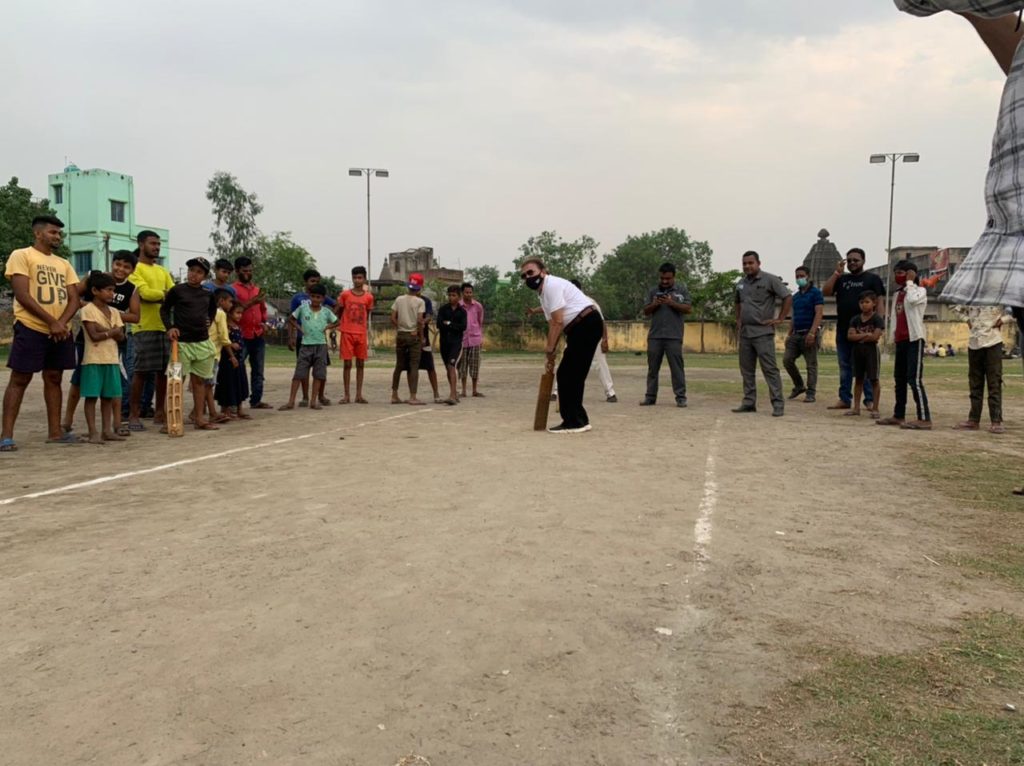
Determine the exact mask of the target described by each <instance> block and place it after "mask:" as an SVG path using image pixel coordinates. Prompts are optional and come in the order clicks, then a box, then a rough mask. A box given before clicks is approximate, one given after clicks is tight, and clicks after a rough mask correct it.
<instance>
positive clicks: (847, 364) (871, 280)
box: [821, 247, 885, 410]
mask: <svg viewBox="0 0 1024 766" xmlns="http://www.w3.org/2000/svg"><path fill="white" fill-rule="evenodd" d="M864 262H865V256H864V251H863V250H861V249H860V248H859V247H854V248H852V249H851V250H850V251H849V252H848V253H847V254H846V258H845V260H842V261H839V263H837V264H836V270H835V271H834V272H832V276H830V277H829V278H828V281H827V282H825V284H824V285H822V288H821V290H822V292H823V293H825V295H826V296H829V295H834V296H835V298H836V357H837V358H838V359H839V399H838V401H836V403H835V404H833V405H830V406H829V409H830V410H848V409H850V405H851V402H852V401H853V347H854V344H853V343H851V342H850V341H849V340H847V338H846V333H847V331H848V330H849V327H850V320H851V319H853V318H854V317H855V316H858V315H859V314H860V295H861V293H863V292H864V291H866V290H870V291H871V292H873V293H874V294H875V295H877V296H878V297H879V300H878V315H879V316H880V317H882V319H885V282H883V281H882V278H881V277H880V276H878V275H877V274H872V273H871V272H869V271H864ZM847 270H849V273H847ZM874 396H875V394H874V392H873V391H872V390H871V384H870V383H869V382H868V381H866V380H865V381H864V406H865V407H869V406H870V405H871V403H872V402H873V401H874Z"/></svg>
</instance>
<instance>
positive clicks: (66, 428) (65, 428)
mask: <svg viewBox="0 0 1024 766" xmlns="http://www.w3.org/2000/svg"><path fill="white" fill-rule="evenodd" d="M60 430H61V431H63V432H64V433H66V434H69V433H71V432H72V431H74V430H75V427H74V426H69V425H65V424H63V423H62V424H61V426H60Z"/></svg>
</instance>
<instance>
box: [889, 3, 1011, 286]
mask: <svg viewBox="0 0 1024 766" xmlns="http://www.w3.org/2000/svg"><path fill="white" fill-rule="evenodd" d="M895 2H896V7H897V8H899V9H900V10H901V11H906V12H907V13H910V14H913V15H915V16H930V15H931V14H933V13H938V12H939V11H955V12H964V13H971V14H973V15H975V16H981V17H985V18H998V17H1000V16H1006V15H1009V14H1011V13H1017V12H1018V11H1020V10H1021V9H1024V0H895ZM1022 163H1024V45H1022V46H1020V47H1018V48H1017V52H1016V54H1015V55H1014V57H1013V63H1012V65H1011V67H1010V75H1009V77H1008V78H1007V80H1006V86H1005V87H1004V89H1003V96H1002V101H1001V103H1000V105H999V117H998V119H997V121H996V135H995V139H994V140H993V142H992V158H991V160H989V168H988V177H987V178H986V181H985V207H986V209H987V211H988V224H987V225H986V227H985V231H984V232H983V233H982V235H981V237H980V238H979V239H978V242H977V244H975V245H974V247H972V248H971V251H970V253H968V255H967V258H966V259H965V260H964V262H963V263H962V264H960V267H959V268H958V269H957V270H956V273H955V274H953V276H952V277H951V278H950V280H949V284H948V285H947V286H946V289H945V290H944V291H943V293H942V298H943V299H944V300H947V301H951V302H953V303H963V304H968V305H974V306H977V305H1005V306H1024V168H1022V167H1021V165H1022Z"/></svg>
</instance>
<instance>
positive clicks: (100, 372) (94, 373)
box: [79, 271, 125, 444]
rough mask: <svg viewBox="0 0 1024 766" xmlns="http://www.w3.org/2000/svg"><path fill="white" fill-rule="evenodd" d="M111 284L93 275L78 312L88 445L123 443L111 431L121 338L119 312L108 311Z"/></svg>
mask: <svg viewBox="0 0 1024 766" xmlns="http://www.w3.org/2000/svg"><path fill="white" fill-rule="evenodd" d="M114 284H115V283H114V278H113V277H112V276H110V275H109V274H104V273H102V272H99V271H94V272H93V273H92V274H90V275H89V278H88V279H87V280H86V283H85V295H84V296H83V297H84V298H85V299H86V300H88V301H89V302H88V303H86V304H85V306H84V307H83V308H82V329H83V330H84V331H85V350H84V354H83V360H82V378H81V382H80V383H79V387H80V390H81V395H82V398H84V399H85V422H86V423H88V425H89V443H90V444H103V443H104V442H110V441H117V442H123V441H124V440H125V438H124V437H123V436H120V435H118V434H117V433H115V431H114V429H113V422H114V404H115V402H116V403H117V406H118V407H120V406H121V362H120V359H119V358H118V355H117V344H118V342H119V341H122V340H124V337H125V335H124V322H123V321H122V320H121V312H119V311H116V310H115V309H112V308H111V307H110V304H111V302H112V301H113V300H114ZM97 399H99V400H100V413H101V418H102V431H98V430H97V429H96V400H97Z"/></svg>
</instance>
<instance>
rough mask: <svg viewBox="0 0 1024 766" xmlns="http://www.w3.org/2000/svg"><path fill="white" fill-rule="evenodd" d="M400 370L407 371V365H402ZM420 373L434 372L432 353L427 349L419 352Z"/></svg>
mask: <svg viewBox="0 0 1024 766" xmlns="http://www.w3.org/2000/svg"><path fill="white" fill-rule="evenodd" d="M402 370H403V371H405V372H408V371H409V365H408V364H406V365H403V366H402ZM419 371H420V372H433V371H434V352H433V351H431V350H430V349H429V348H425V349H422V350H421V351H420V366H419Z"/></svg>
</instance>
